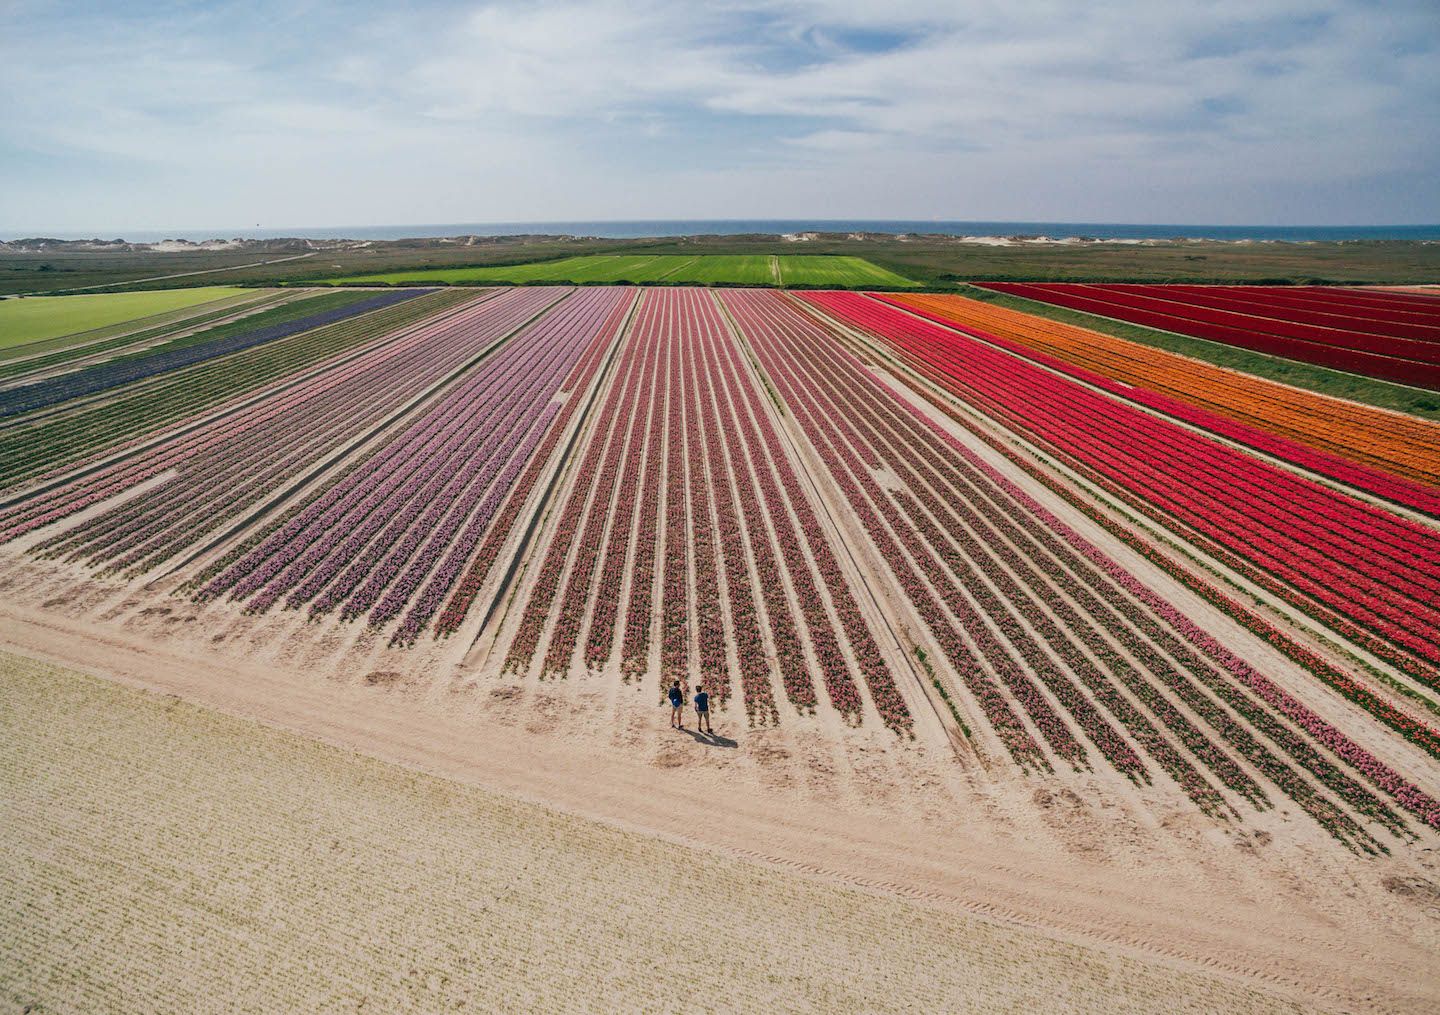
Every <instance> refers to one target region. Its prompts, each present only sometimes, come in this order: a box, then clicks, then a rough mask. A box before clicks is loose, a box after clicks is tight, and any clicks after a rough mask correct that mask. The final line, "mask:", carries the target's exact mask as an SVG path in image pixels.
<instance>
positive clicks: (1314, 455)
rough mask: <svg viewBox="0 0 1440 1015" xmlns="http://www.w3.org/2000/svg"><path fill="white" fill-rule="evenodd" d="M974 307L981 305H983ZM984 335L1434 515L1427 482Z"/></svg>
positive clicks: (904, 302)
mask: <svg viewBox="0 0 1440 1015" xmlns="http://www.w3.org/2000/svg"><path fill="white" fill-rule="evenodd" d="M875 298H876V299H879V300H882V301H884V302H886V303H889V304H892V305H894V306H896V307H898V308H900V309H901V310H906V311H908V312H909V313H912V314H916V315H919V316H920V317H923V318H925V319H926V320H929V321H933V322H935V323H936V324H939V325H941V326H942V327H947V328H950V329H952V330H953V329H959V330H962V331H966V332H968V333H970V334H976V333H977V332H978V329H977V328H976V327H972V326H968V325H962V324H960V323H959V322H957V321H954V320H951V319H948V318H946V317H945V316H943V315H942V314H938V313H935V312H933V311H930V310H928V309H925V308H924V307H917V306H915V305H913V298H911V299H906V298H904V297H895V296H887V295H882V294H878V293H877V294H876V296H875ZM977 305H978V306H983V304H977ZM1034 320H1036V321H1042V320H1043V319H1041V318H1035V319H1034ZM1077 330H1078V329H1077ZM984 334H985V337H986V340H987V341H989V342H991V343H993V344H995V345H998V346H1000V347H1001V348H1003V349H1006V350H1008V351H1010V352H1012V353H1015V354H1017V355H1020V356H1024V357H1026V358H1027V359H1030V360H1033V361H1034V362H1036V363H1039V364H1041V365H1042V366H1046V367H1049V368H1050V369H1051V370H1055V371H1058V372H1060V373H1064V374H1068V375H1069V376H1071V377H1074V378H1076V379H1077V380H1080V381H1083V382H1085V383H1086V384H1089V385H1091V386H1092V387H1097V388H1100V389H1102V390H1104V391H1107V392H1109V393H1110V394H1111V395H1114V396H1115V397H1117V398H1121V399H1124V400H1126V401H1130V402H1134V403H1137V404H1139V405H1144V406H1146V407H1147V408H1150V409H1154V410H1156V411H1158V412H1163V413H1164V414H1165V415H1167V416H1170V417H1172V418H1174V419H1178V420H1181V421H1183V422H1185V423H1189V424H1190V425H1192V426H1197V427H1200V428H1201V429H1204V430H1208V431H1210V432H1211V433H1214V434H1218V435H1220V436H1221V437H1225V438H1227V439H1229V440H1233V441H1235V442H1236V443H1239V444H1244V445H1246V446H1248V447H1252V448H1255V449H1256V450H1259V451H1263V452H1265V453H1266V454H1269V455H1273V456H1274V457H1276V458H1280V459H1282V460H1284V461H1287V462H1291V463H1293V464H1295V465H1298V466H1300V467H1301V468H1303V469H1307V470H1309V471H1310V472H1313V473H1316V474H1318V475H1322V476H1328V477H1329V478H1331V479H1334V480H1338V481H1339V482H1341V483H1344V484H1346V485H1348V486H1352V487H1354V488H1355V489H1357V490H1365V491H1367V492H1369V493H1372V494H1374V495H1376V496H1377V497H1382V498H1384V499H1386V500H1390V501H1393V502H1394V503H1396V504H1403V505H1405V506H1407V507H1411V508H1414V509H1415V510H1417V511H1423V512H1425V513H1427V514H1431V515H1435V516H1437V517H1440V492H1437V491H1436V490H1435V488H1434V487H1432V486H1429V485H1427V484H1424V483H1419V482H1415V481H1414V480H1411V479H1407V478H1405V477H1402V476H1396V475H1394V474H1392V473H1390V472H1386V471H1385V470H1383V469H1380V468H1375V467H1373V466H1370V465H1365V464H1362V463H1360V462H1356V461H1352V460H1351V459H1350V458H1346V457H1342V456H1341V455H1338V454H1334V453H1332V452H1330V451H1327V450H1324V449H1322V448H1316V447H1311V446H1309V445H1307V444H1304V443H1301V442H1300V441H1297V440H1292V439H1290V438H1289V437H1284V436H1281V435H1279V434H1276V433H1272V432H1270V431H1269V430H1267V429H1265V428H1264V427H1263V426H1260V425H1252V424H1251V423H1247V422H1241V421H1239V420H1235V419H1231V418H1228V417H1226V416H1222V415H1218V414H1217V413H1215V412H1212V411H1210V410H1208V409H1205V408H1200V407H1198V406H1194V405H1191V404H1189V403H1187V402H1184V401H1181V400H1180V399H1178V398H1172V397H1170V396H1169V395H1165V394H1161V393H1159V392H1156V391H1151V390H1149V389H1148V388H1145V387H1141V386H1138V385H1136V384H1130V383H1126V382H1123V381H1118V380H1112V379H1111V378H1109V377H1106V376H1103V375H1101V374H1099V373H1096V372H1095V371H1094V370H1091V369H1088V368H1087V367H1085V366H1081V365H1078V364H1076V363H1072V362H1068V361H1067V360H1065V359H1062V358H1060V357H1059V356H1056V355H1052V354H1050V353H1048V352H1045V351H1043V350H1040V349H1035V348H1032V347H1030V346H1027V345H1025V344H1023V343H1021V342H1018V341H1015V340H1013V339H1012V338H1010V337H1007V336H1003V335H998V334H993V333H990V332H985V333H984ZM1082 334H1083V333H1082ZM1084 353H1085V354H1086V355H1093V346H1092V345H1086V346H1085V348H1084ZM1252 409H1253V410H1254V416H1255V418H1257V419H1264V418H1265V415H1266V409H1267V404H1266V403H1265V402H1260V401H1254V402H1252ZM1357 426H1358V424H1357ZM1358 443H1360V444H1361V445H1363V444H1364V441H1363V440H1362V441H1359V442H1358Z"/></svg>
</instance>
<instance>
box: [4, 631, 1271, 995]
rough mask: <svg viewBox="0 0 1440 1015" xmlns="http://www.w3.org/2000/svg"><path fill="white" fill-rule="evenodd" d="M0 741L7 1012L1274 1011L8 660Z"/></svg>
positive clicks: (1086, 948) (1061, 943) (1138, 964)
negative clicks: (477, 1010) (478, 1010)
mask: <svg viewBox="0 0 1440 1015" xmlns="http://www.w3.org/2000/svg"><path fill="white" fill-rule="evenodd" d="M0 742H3V745H4V746H3V748H0V781H3V785H4V787H5V792H4V795H3V797H0V824H3V827H4V828H5V829H6V832H5V835H4V837H3V840H0V857H3V862H0V910H3V913H4V918H3V921H0V923H3V929H0V997H3V1000H4V1002H5V1004H6V1005H7V1007H8V1010H24V1011H27V1012H32V1011H34V1012H39V1011H90V1012H95V1011H162V1010H170V1011H192V1012H193V1011H230V1010H255V1011H262V1010H263V1011H279V1010H294V1011H319V1010H336V1011H340V1010H344V1011H351V1010H354V1011H360V1010H369V1011H396V1010H401V1009H405V1010H424V1011H437V1010H441V1009H442V1008H443V1009H445V1010H459V1009H469V1010H474V1009H480V1010H486V1009H496V1008H505V1009H512V1010H513V1009H522V1008H524V1009H534V1010H557V1009H564V1010H576V1009H603V1010H641V1009H643V1010H680V1009H682V1008H683V1009H686V1010H697V1009H698V1010H705V1009H741V1008H743V1009H752V1010H761V1009H769V1010H774V1009H777V1008H784V1009H794V1008H817V1009H823V1010H829V1011H852V1010H853V1011H861V1010H865V1011H873V1010H880V1009H910V1010H915V1009H921V1010H936V1009H950V1010H953V1009H958V1008H976V1009H985V1010H1027V1009H1028V1010H1057V1009H1099V1008H1106V1009H1109V1010H1114V1011H1158V1010H1181V1009H1184V1010H1194V1011H1232V1010H1235V1011H1238V1010H1250V1011H1272V1010H1274V1011H1280V1010H1299V1008H1300V1006H1299V1005H1297V1004H1295V1003H1294V1002H1293V1001H1289V1000H1286V999H1284V998H1281V997H1278V996H1275V995H1274V994H1271V993H1267V992H1263V991H1261V990H1259V989H1256V988H1254V987H1252V986H1250V985H1247V984H1244V983H1241V982H1237V981H1234V980H1232V979H1229V978H1226V977H1221V976H1216V975H1214V974H1212V973H1208V972H1204V971H1199V970H1195V969H1189V968H1185V967H1184V966H1182V965H1180V964H1172V963H1167V962H1160V961H1155V960H1153V959H1148V958H1142V957H1136V956H1132V955H1129V954H1126V953H1125V951H1124V950H1122V949H1114V948H1105V947H1097V946H1096V945H1094V944H1082V943H1077V942H1074V941H1070V940H1066V939H1064V938H1061V937H1058V936H1052V935H1049V934H1045V933H1042V932H1037V931H1034V930H1029V929H1026V928H1023V927H1018V926H1014V925H1012V924H1008V923H1006V922H1004V921H997V920H993V919H987V918H984V917H980V916H975V915H971V914H966V913H963V912H956V911H954V910H953V909H951V908H949V907H946V906H944V905H936V904H929V903H924V902H920V901H915V900H910V899H906V898H903V897H897V896H895V895H893V894H887V893H885V892H881V891H866V890H862V889H860V888H855V887H847V886H842V885H837V884H834V883H828V882H827V879H825V878H817V877H812V876H806V875H803V874H800V873H796V872H793V871H789V870H785V869H783V868H779V869H777V868H776V867H773V866H769V867H767V866H765V865H761V864H757V863H753V862H745V861H742V860H738V859H735V858H733V857H729V856H724V855H718V854H716V853H713V852H709V851H704V850H701V849H698V848H695V847H693V846H689V845H681V844H677V843H676V842H674V841H672V840H669V839H666V838H661V837H658V836H654V835H646V834H640V833H637V832H633V831H626V830H623V829H620V828H616V827H614V826H612V825H608V824H603V823H600V822H596V821H592V820H588V819H585V818H581V817H576V816H573V815H568V814H564V813H561V812H559V811H555V810H552V809H549V808H545V807H540V806H537V805H535V804H531V803H526V802H521V801H519V800H517V799H514V798H513V797H508V796H500V795H496V794H494V793H490V792H487V791H484V790H481V789H479V788H476V787H473V786H467V785H464V784H461V783H457V782H453V781H449V780H445V779H440V778H436V777H434V776H430V775H426V774H422V773H418V772H414V771H411V770H408V769H406V768H402V767H400V766H396V765H392V764H386V763H383V762H379V761H376V760H373V759H370V758H366V757H364V756H361V755H358V754H355V753H353V752H349V751H344V750H339V749H336V748H334V747H330V746H327V745H323V744H320V743H318V742H316V741H314V740H310V739H307V738H303V737H299V736H296V735H294V734H292V733H288V732H284V731H281V730H276V729H272V728H267V727H265V726H262V725H259V724H257V723H255V722H250V721H244V720H238V719H234V718H231V717H228V716H225V715H222V714H220V713H217V712H213V711H210V710H207V709H202V708H197V707H195V706H193V705H189V704H186V703H184V702H181V701H179V700H177V699H175V698H173V697H170V696H161V695H157V694H151V693H144V692H139V691H135V690H131V689H128V688H124V687H121V686H118V685H115V684H113V683H107V682H104V681H100V680H97V679H94V678H92V677H89V676H85V675H83V674H79V673H76V672H74V671H70V670H65V669H61V668H58V667H54V666H50V665H47V664H40V663H35V662H33V661H31V660H28V659H25V658H22V657H19V656H14V655H10V654H4V655H0ZM656 793H657V795H662V796H664V795H668V793H669V791H668V790H666V789H665V788H664V787H663V786H659V785H657V787H656Z"/></svg>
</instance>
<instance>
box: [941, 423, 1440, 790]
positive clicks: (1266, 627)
mask: <svg viewBox="0 0 1440 1015" xmlns="http://www.w3.org/2000/svg"><path fill="white" fill-rule="evenodd" d="M941 410H942V411H944V412H945V413H946V414H947V415H948V416H949V417H950V418H951V419H952V420H954V421H955V422H956V423H957V424H959V425H960V426H962V427H964V428H965V429H967V430H968V431H969V432H970V433H971V435H972V436H974V437H975V438H976V439H978V440H980V441H983V442H984V443H985V444H987V445H988V446H989V447H990V448H991V449H992V450H994V451H995V452H996V453H998V454H1000V455H1002V456H1003V457H1005V458H1006V459H1007V460H1008V461H1009V462H1010V463H1011V464H1012V465H1013V466H1014V467H1016V468H1018V469H1020V470H1021V471H1023V472H1024V473H1025V474H1026V475H1028V476H1029V477H1030V478H1032V479H1034V480H1035V481H1036V482H1038V483H1040V484H1041V485H1043V486H1045V487H1046V488H1047V489H1048V490H1050V491H1051V492H1052V493H1054V494H1055V495H1057V496H1058V497H1060V498H1061V499H1063V500H1065V501H1066V502H1067V503H1068V504H1069V505H1070V506H1071V507H1073V508H1075V509H1076V510H1078V511H1080V512H1081V513H1082V514H1084V515H1085V516H1086V517H1088V518H1089V519H1090V520H1091V521H1093V522H1095V523H1096V524H1097V525H1099V526H1101V527H1102V528H1104V529H1105V530H1106V532H1107V533H1109V535H1110V536H1112V537H1113V538H1115V539H1117V540H1119V541H1120V542H1122V543H1124V544H1125V545H1126V546H1127V547H1129V548H1130V549H1131V550H1133V551H1135V552H1136V553H1138V554H1140V555H1141V556H1142V557H1144V558H1145V559H1146V560H1147V561H1149V562H1150V563H1151V564H1153V565H1154V566H1156V567H1157V568H1159V569H1160V570H1161V571H1163V572H1164V573H1165V574H1167V575H1169V576H1170V577H1171V578H1173V579H1175V580H1176V581H1178V582H1180V583H1181V584H1182V585H1184V586H1185V587H1186V588H1187V589H1188V590H1189V591H1190V592H1192V593H1194V594H1195V595H1197V596H1199V597H1200V598H1202V599H1204V600H1205V601H1206V602H1208V603H1210V604H1211V605H1212V606H1214V607H1215V608H1216V609H1218V610H1220V611H1221V612H1222V613H1224V614H1225V615H1226V616H1228V617H1230V618H1231V619H1233V620H1235V621H1236V622H1237V623H1238V624H1240V625H1241V626H1242V627H1244V628H1245V629H1246V630H1248V631H1250V632H1251V633H1252V634H1254V635H1255V636H1256V637H1258V638H1260V639H1261V640H1263V641H1265V642H1267V643H1268V644H1270V645H1272V646H1274V647H1275V648H1276V649H1278V650H1279V651H1280V652H1281V653H1282V654H1284V655H1285V656H1286V658H1288V659H1290V660H1292V661H1293V662H1295V663H1296V664H1298V665H1299V666H1300V667H1302V668H1303V669H1306V670H1308V671H1309V672H1310V673H1312V674H1313V675H1314V676H1316V677H1317V678H1319V679H1320V680H1321V681H1322V682H1324V683H1325V684H1326V685H1327V686H1328V687H1330V688H1331V689H1333V690H1335V691H1336V692H1337V693H1339V694H1340V695H1342V696H1343V697H1345V698H1346V699H1347V700H1349V701H1351V702H1353V703H1354V704H1356V705H1358V706H1360V707H1361V708H1363V709H1364V710H1365V711H1367V712H1368V713H1370V714H1371V715H1372V716H1374V717H1375V718H1376V719H1379V720H1380V721H1381V722H1383V723H1385V724H1386V725H1387V726H1389V727H1390V728H1391V729H1393V730H1395V731H1396V732H1398V733H1400V734H1401V735H1402V736H1403V737H1404V738H1405V739H1406V740H1408V741H1410V742H1411V743H1413V744H1415V745H1416V746H1418V747H1420V748H1421V749H1422V750H1424V751H1426V752H1427V753H1428V754H1430V755H1431V756H1433V757H1437V758H1440V731H1436V730H1435V729H1433V728H1432V727H1430V726H1427V725H1425V724H1424V723H1423V722H1420V721H1419V720H1416V719H1415V718H1413V717H1412V716H1410V715H1409V714H1407V713H1406V712H1403V711H1401V710H1400V709H1398V708H1396V707H1395V706H1394V705H1392V704H1390V703H1389V702H1388V701H1386V700H1385V699H1384V698H1382V697H1380V696H1379V695H1377V694H1376V693H1375V692H1374V691H1373V690H1371V689H1370V688H1369V687H1367V686H1366V685H1365V684H1364V683H1362V682H1360V681H1359V680H1357V679H1356V678H1355V677H1353V676H1352V675H1350V674H1349V673H1346V672H1343V671H1342V670H1340V669H1339V668H1338V667H1336V666H1335V665H1334V664H1333V663H1331V662H1330V661H1329V660H1327V659H1325V658H1323V657H1322V656H1320V655H1319V654H1317V653H1315V652H1313V651H1311V650H1310V649H1308V648H1306V647H1305V646H1303V645H1301V644H1300V643H1299V642H1297V641H1296V640H1295V639H1294V638H1292V637H1291V636H1290V635H1288V634H1286V633H1284V632H1282V631H1280V630H1278V629H1277V628H1276V627H1275V626H1274V625H1272V624H1270V623H1269V622H1268V621H1266V620H1264V619H1262V618H1261V617H1259V616H1258V615H1257V614H1256V613H1255V612H1254V611H1253V610H1251V609H1250V608H1248V607H1246V606H1243V605H1241V604H1240V603H1238V602H1236V601H1235V600H1234V599H1231V598H1230V597H1229V596H1227V595H1225V594H1224V593H1223V592H1220V591H1219V590H1218V589H1216V588H1215V587H1214V586H1213V585H1211V584H1210V583H1209V581H1207V580H1206V579H1204V578H1201V577H1199V576H1197V575H1196V574H1194V573H1193V572H1192V571H1191V570H1190V569H1189V568H1188V567H1186V566H1184V565H1182V564H1180V563H1178V562H1176V561H1175V560H1174V559H1172V558H1171V557H1170V556H1169V555H1168V554H1166V553H1165V552H1162V551H1161V550H1160V549H1159V548H1158V547H1156V546H1155V545H1153V544H1151V543H1150V542H1147V541H1146V540H1144V539H1143V538H1141V537H1140V536H1138V535H1137V534H1136V533H1135V532H1134V531H1133V530H1132V529H1131V528H1130V527H1129V526H1126V525H1124V524H1122V523H1120V522H1117V521H1116V520H1114V519H1112V518H1111V517H1110V516H1109V514H1108V513H1106V512H1104V511H1102V510H1100V509H1099V508H1097V507H1096V505H1095V504H1094V503H1093V502H1092V501H1091V500H1089V499H1088V498H1085V497H1083V496H1081V495H1080V494H1078V493H1077V492H1076V491H1075V490H1074V489H1072V488H1071V486H1070V485H1069V484H1067V483H1063V482H1061V481H1060V480H1058V479H1057V478H1056V477H1055V476H1054V475H1052V474H1051V473H1050V472H1049V471H1048V470H1046V469H1044V468H1041V467H1040V466H1038V465H1037V464H1036V463H1035V462H1034V461H1032V460H1031V459H1030V458H1028V457H1026V456H1023V455H1021V454H1019V453H1018V452H1016V451H1015V450H1014V449H1013V448H1012V447H1010V445H1009V444H1008V443H1007V442H1006V441H1004V440H1002V439H1000V438H999V437H997V436H995V435H993V434H991V433H990V432H989V431H988V430H986V429H982V428H979V427H977V426H975V425H974V424H973V423H972V422H971V421H970V419H969V418H968V417H967V416H966V415H965V414H963V413H961V412H958V411H955V410H952V409H947V408H945V407H943V406H942V407H941ZM926 422H927V424H928V425H930V426H931V427H932V428H933V429H934V430H935V432H936V433H937V434H940V435H941V436H942V438H943V439H945V440H949V437H948V435H944V434H943V433H942V431H940V429H939V428H938V426H935V425H934V424H933V422H931V421H929V420H926ZM957 450H961V451H962V453H963V449H957ZM976 465H977V467H978V468H981V469H982V470H987V474H989V475H990V476H991V478H992V479H993V480H994V481H995V482H997V483H999V484H1001V485H1003V486H1005V488H1006V490H1007V491H1008V492H1009V494H1010V495H1011V496H1014V497H1016V498H1017V499H1021V500H1022V502H1024V503H1029V504H1033V501H1030V500H1029V499H1028V495H1025V494H1024V493H1023V492H1022V491H1019V490H1018V489H1016V488H1014V487H1013V486H1012V485H1010V484H1009V481H1008V480H1006V479H1004V477H1001V476H1000V475H999V474H998V473H994V472H993V470H989V466H988V465H985V464H984V463H982V462H979V461H978V460H977V461H976ZM1035 510H1037V511H1041V510H1043V509H1040V508H1038V507H1037V508H1036V509H1035ZM1057 531H1059V532H1061V533H1064V532H1066V531H1068V530H1067V529H1066V528H1063V527H1059V526H1058V523H1057ZM1067 538H1068V537H1067ZM1076 538H1078V537H1076ZM1387 792H1388V790H1387ZM1403 792H1406V793H1408V792H1409V791H1408V790H1405V791H1403ZM1397 799H1398V798H1397Z"/></svg>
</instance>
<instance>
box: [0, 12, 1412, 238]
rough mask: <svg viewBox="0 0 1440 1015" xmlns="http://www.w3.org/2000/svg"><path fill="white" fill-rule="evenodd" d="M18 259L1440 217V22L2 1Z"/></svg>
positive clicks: (3, 177)
mask: <svg viewBox="0 0 1440 1015" xmlns="http://www.w3.org/2000/svg"><path fill="white" fill-rule="evenodd" d="M0 26H3V27H0V235H9V236H17V235H27V234H28V235H34V234H36V233H41V234H43V233H45V232H47V231H50V232H62V231H70V232H75V231H79V232H85V231H87V230H94V231H95V232H96V233H97V234H99V235H107V236H108V235H122V234H123V231H124V230H125V229H127V228H128V229H144V230H154V229H166V228H175V229H177V230H179V229H203V228H210V227H215V228H217V229H223V228H224V227H237V228H238V227H245V226H252V225H261V226H264V227H266V228H272V227H280V226H291V225H293V226H306V225H309V226H342V225H383V224H422V223H449V222H456V223H459V222H516V221H557V220H607V219H611V220H614V219H677V218H680V219H703V218H789V219H804V218H831V219H840V218H846V219H855V218H860V219H864V218H874V219H886V218H898V219H959V220H971V219H982V220H1018V221H1070V222H1156V223H1197V224H1200V223H1203V224H1245V225H1286V224H1333V225H1349V224H1357V225H1358V224H1422V223H1437V222H1440V115H1437V114H1440V0H1417V2H1408V0H1384V2H1359V0H1329V2H1325V0H1309V2H1298V0H1297V2H1289V0H1213V2H1204V3H1200V2H1194V3H1185V2H1178V3H1177V2H1160V3H1156V2H1153V0H1119V2H1101V0H1096V2H1088V3H1079V2H1065V3H1058V2H1057V3H1051V2H1029V0H997V2H990V0H983V2H971V0H948V2H944V0H941V2H930V0H867V2H862V0H834V2H820V0H817V2H803V0H753V2H749V0H739V2H717V3H705V4H701V3H687V2H674V0H665V2H653V3H652V2H649V0H623V2H612V0H577V2H569V0H566V2H550V0H535V2H525V3H519V2H475V0H470V2H464V0H443V2H442V0H434V2H426V0H421V2H412V3H396V2H393V0H392V2H388V3H366V2H362V0H351V2H346V3H327V2H308V0H285V2H278V3H270V2H266V0H247V2H245V3H222V2H210V3H201V2H185V3H169V2H163V0H150V2H143V3H132V2H128V0H105V2H99V0H97V2H91V3H63V2H50V3H42V2H30V0H0Z"/></svg>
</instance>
